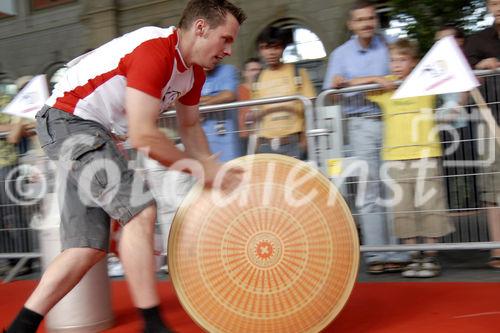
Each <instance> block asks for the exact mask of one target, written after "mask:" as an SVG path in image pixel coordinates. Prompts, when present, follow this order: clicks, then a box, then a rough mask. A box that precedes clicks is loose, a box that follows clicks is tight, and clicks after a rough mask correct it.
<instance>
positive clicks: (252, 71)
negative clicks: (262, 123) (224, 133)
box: [238, 58, 262, 154]
mask: <svg viewBox="0 0 500 333" xmlns="http://www.w3.org/2000/svg"><path fill="white" fill-rule="evenodd" d="M261 70H262V64H261V63H260V60H259V58H248V59H247V60H246V61H245V63H244V64H243V70H242V73H241V76H242V78H243V82H242V83H240V85H239V86H238V100H240V101H247V100H249V99H252V87H253V85H254V84H255V81H256V80H257V77H258V75H259V73H260V71H261ZM251 109H252V108H249V107H244V108H240V109H239V113H238V131H239V134H240V142H241V152H242V154H246V153H247V152H248V136H249V135H250V134H251V132H252V131H253V130H254V129H253V128H252V127H251V124H252V123H251V122H248V121H247V115H248V112H250V111H251Z"/></svg>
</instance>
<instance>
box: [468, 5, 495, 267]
mask: <svg viewBox="0 0 500 333" xmlns="http://www.w3.org/2000/svg"><path fill="white" fill-rule="evenodd" d="M487 5H488V11H489V12H490V13H491V14H492V15H493V17H494V18H495V22H494V23H493V25H492V26H491V27H489V28H486V29H484V30H483V31H480V32H478V33H477V34H475V35H472V36H470V37H469V38H467V40H466V43H465V54H466V56H467V59H468V60H469V63H470V64H471V66H473V68H474V69H497V68H498V67H500V61H499V59H500V37H499V36H500V0H488V1H487ZM498 82H499V78H498V74H497V75H495V76H491V77H487V78H486V79H485V80H484V82H483V87H484V86H488V87H490V88H491V89H488V93H487V94H485V98H486V102H487V103H488V104H489V105H488V106H489V107H490V109H491V111H492V113H493V116H494V117H495V119H496V122H497V126H500V121H499V118H500V115H499V106H498V93H499V91H500V88H499V84H498ZM483 92H484V90H483ZM485 137H486V140H483V143H484V147H486V148H487V149H486V152H485V155H484V158H488V157H489V158H494V161H493V163H492V164H491V165H490V166H489V167H486V168H485V169H484V170H483V175H482V176H481V177H480V191H481V201H482V203H483V205H484V206H485V207H486V214H487V219H488V231H489V238H490V240H491V241H496V242H500V145H499V144H498V142H495V135H494V133H491V132H490V131H489V130H488V131H487V133H485ZM492 141H493V142H492ZM478 142H479V141H478ZM492 148H494V149H492ZM490 255H491V258H490V260H489V262H488V265H489V266H490V267H492V268H495V269H500V249H494V250H491V252H490Z"/></svg>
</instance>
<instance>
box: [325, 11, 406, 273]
mask: <svg viewBox="0 0 500 333" xmlns="http://www.w3.org/2000/svg"><path fill="white" fill-rule="evenodd" d="M349 15H350V17H349V21H348V27H349V29H350V30H351V31H352V32H353V36H352V37H351V39H349V40H348V41H347V42H345V43H344V44H342V45H341V46H339V47H338V48H337V49H335V50H334V51H333V52H332V53H331V55H330V59H329V61H328V68H327V72H326V75H325V79H324V81H323V89H331V88H343V87H346V86H349V85H354V82H351V80H353V79H356V78H360V77H367V76H385V75H388V74H389V50H388V47H387V42H386V40H385V38H384V37H382V36H379V35H377V34H376V33H375V32H376V28H377V25H378V20H377V14H376V12H375V7H374V6H373V4H372V3H370V2H368V1H357V2H356V3H355V4H354V6H353V7H352V8H351V10H350V13H349ZM381 83H382V82H381ZM340 103H341V105H342V111H343V113H344V116H345V117H347V118H348V119H347V129H348V138H349V144H350V147H351V152H352V153H351V154H349V155H352V156H355V157H357V158H358V159H361V160H363V161H365V162H366V163H367V165H368V167H369V168H368V175H367V179H366V180H367V182H366V190H365V194H364V197H363V198H362V200H361V204H357V205H356V208H357V210H358V212H359V214H360V216H359V222H360V226H361V233H362V236H363V244H364V245H387V244H389V243H391V242H390V239H391V235H390V232H389V229H390V228H388V224H387V221H386V218H385V214H384V211H383V209H382V207H380V206H379V205H378V204H377V199H379V198H382V186H381V184H380V180H379V170H380V149H381V146H382V121H381V115H380V110H379V109H378V107H377V106H376V105H375V104H372V103H371V102H368V101H366V100H365V99H364V95H363V94H362V93H350V94H344V95H342V98H341V102H340ZM363 185H364V184H363ZM359 187H360V186H358V188H359ZM357 201H358V200H357ZM364 257H365V260H366V262H367V264H368V272H370V273H382V272H384V271H394V270H398V269H400V268H402V267H403V265H402V263H403V262H406V261H408V260H409V258H408V254H407V253H400V254H397V253H387V252H370V253H365V254H364Z"/></svg>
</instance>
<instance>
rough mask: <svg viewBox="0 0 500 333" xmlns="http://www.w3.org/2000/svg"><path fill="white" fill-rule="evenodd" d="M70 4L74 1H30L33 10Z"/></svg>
mask: <svg viewBox="0 0 500 333" xmlns="http://www.w3.org/2000/svg"><path fill="white" fill-rule="evenodd" d="M70 2H75V0H31V9H33V10H37V9H45V8H50V7H55V6H59V5H64V4H67V3H70Z"/></svg>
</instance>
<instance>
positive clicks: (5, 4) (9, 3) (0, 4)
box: [0, 0, 17, 15]
mask: <svg viewBox="0 0 500 333" xmlns="http://www.w3.org/2000/svg"><path fill="white" fill-rule="evenodd" d="M0 13H4V14H7V15H17V12H16V7H15V3H14V0H0Z"/></svg>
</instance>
